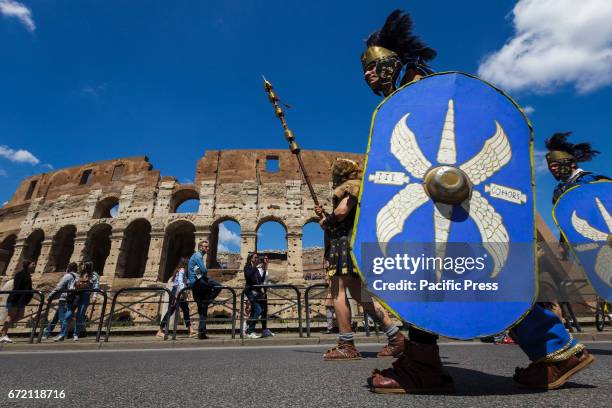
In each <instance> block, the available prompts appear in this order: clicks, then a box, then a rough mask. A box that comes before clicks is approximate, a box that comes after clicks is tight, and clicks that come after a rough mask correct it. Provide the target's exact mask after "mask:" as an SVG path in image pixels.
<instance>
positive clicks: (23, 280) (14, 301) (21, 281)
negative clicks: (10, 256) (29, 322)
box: [0, 260, 36, 343]
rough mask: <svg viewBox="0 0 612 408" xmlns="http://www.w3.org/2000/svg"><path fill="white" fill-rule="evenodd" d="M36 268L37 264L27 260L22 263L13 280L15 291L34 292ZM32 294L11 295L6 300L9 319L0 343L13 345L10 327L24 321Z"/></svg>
mask: <svg viewBox="0 0 612 408" xmlns="http://www.w3.org/2000/svg"><path fill="white" fill-rule="evenodd" d="M35 268H36V263H35V262H33V261H29V260H25V261H23V262H22V263H21V270H19V271H18V272H17V273H15V277H14V278H13V290H14V291H18V290H32V272H34V269H35ZM32 297H33V295H32V294H31V293H11V294H10V295H9V296H8V298H7V299H6V309H7V312H8V318H7V320H6V321H5V322H4V324H3V325H2V330H1V331H0V343H13V340H11V339H10V338H9V336H8V329H9V326H10V325H12V324H14V323H15V322H17V321H19V320H21V319H23V316H24V315H25V308H26V306H27V305H28V303H30V301H31V300H32Z"/></svg>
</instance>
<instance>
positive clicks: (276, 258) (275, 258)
mask: <svg viewBox="0 0 612 408" xmlns="http://www.w3.org/2000/svg"><path fill="white" fill-rule="evenodd" d="M270 223H272V224H278V225H280V226H281V227H282V230H278V229H277V231H273V232H272V234H283V233H284V237H283V238H284V240H283V242H284V247H282V245H281V247H277V248H271V247H270V245H269V244H266V243H264V242H265V241H267V242H268V243H269V242H270V236H267V234H270V231H261V229H262V227H263V228H265V227H264V226H265V225H266V224H270ZM255 232H256V239H255V251H257V252H258V253H259V252H264V253H265V254H267V256H268V259H270V269H269V271H270V273H271V274H278V273H281V272H282V271H286V270H287V265H288V260H287V254H288V249H289V242H288V239H287V233H288V228H287V225H286V224H285V223H284V222H283V220H282V219H280V218H278V217H275V216H267V217H263V218H261V219H260V220H259V222H258V224H257V229H256V230H255ZM262 233H263V234H264V235H263V236H262Z"/></svg>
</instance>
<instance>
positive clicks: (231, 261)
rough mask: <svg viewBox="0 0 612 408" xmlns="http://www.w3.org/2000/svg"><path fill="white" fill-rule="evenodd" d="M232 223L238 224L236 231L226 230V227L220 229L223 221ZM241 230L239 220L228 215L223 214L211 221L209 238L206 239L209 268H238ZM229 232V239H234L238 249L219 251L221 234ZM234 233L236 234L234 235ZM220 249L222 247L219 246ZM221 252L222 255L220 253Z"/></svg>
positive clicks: (239, 263)
mask: <svg viewBox="0 0 612 408" xmlns="http://www.w3.org/2000/svg"><path fill="white" fill-rule="evenodd" d="M228 222H230V223H233V224H237V225H238V233H237V234H235V232H233V231H230V230H228V229H227V228H225V229H221V228H222V227H221V225H222V224H224V223H228ZM241 231H242V225H241V224H240V222H239V221H238V220H237V219H236V218H234V217H230V216H225V217H221V218H218V219H217V220H215V222H213V224H212V226H211V229H210V239H209V240H208V241H209V242H208V244H209V250H208V257H207V260H208V264H209V265H210V267H211V268H222V269H240V265H241V262H242V260H241V257H240V252H241V251H240V249H241V244H242V243H241V239H240V232H241ZM228 233H229V234H231V236H230V239H235V244H236V245H238V251H235V252H232V251H220V248H219V246H220V240H223V239H224V238H227V237H223V236H222V235H224V234H228ZM234 235H236V236H235V237H234ZM221 249H222V248H221ZM220 254H222V255H220Z"/></svg>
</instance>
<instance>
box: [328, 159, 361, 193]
mask: <svg viewBox="0 0 612 408" xmlns="http://www.w3.org/2000/svg"><path fill="white" fill-rule="evenodd" d="M360 179H361V169H360V167H359V164H357V162H356V161H354V160H351V159H343V158H337V159H336V160H335V161H334V164H333V165H332V185H333V187H334V188H336V187H338V186H339V185H341V184H342V183H344V182H345V181H347V180H360Z"/></svg>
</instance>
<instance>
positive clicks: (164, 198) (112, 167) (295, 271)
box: [0, 150, 361, 290]
mask: <svg viewBox="0 0 612 408" xmlns="http://www.w3.org/2000/svg"><path fill="white" fill-rule="evenodd" d="M302 156H303V160H304V163H305V165H306V167H307V168H308V169H309V171H310V177H311V180H312V182H313V185H314V189H315V191H316V193H317V195H318V197H319V199H320V200H321V202H322V203H324V205H326V206H330V205H331V203H330V199H331V192H332V190H331V183H330V172H329V171H330V168H331V163H332V162H333V160H334V159H335V158H336V157H339V156H342V157H350V158H353V159H355V160H358V161H360V160H361V156H360V155H357V154H351V153H338V152H324V151H304V152H302ZM270 164H273V165H272V166H270ZM194 180H195V183H194V184H181V183H179V182H178V181H177V180H176V179H175V178H174V177H168V176H164V177H162V176H160V172H159V171H158V170H154V168H153V166H152V164H151V163H150V162H149V160H148V158H147V157H132V158H125V159H116V160H108V161H101V162H96V163H89V164H85V165H82V166H77V167H71V168H66V169H61V170H57V171H53V172H50V173H44V174H39V175H36V176H32V177H30V178H27V179H25V180H23V181H22V182H21V184H20V186H19V188H18V189H17V191H16V192H15V193H14V195H13V197H12V198H11V200H10V201H9V202H8V203H6V204H5V205H4V206H3V207H2V208H1V209H0V283H2V282H1V281H2V280H6V279H8V277H9V276H11V275H12V274H13V272H14V271H15V268H16V267H17V265H18V263H19V261H20V260H21V259H26V258H27V259H33V260H36V262H37V266H36V273H35V276H34V281H35V283H36V284H38V286H39V287H41V286H42V287H48V286H49V285H50V284H51V283H52V282H56V281H57V280H58V279H59V274H60V273H61V272H62V271H65V270H66V267H67V265H68V263H69V262H72V261H81V260H85V259H87V260H92V261H93V262H94V264H95V268H96V270H97V271H98V272H99V274H100V275H101V281H102V282H101V283H102V284H103V286H104V287H105V288H107V289H111V290H112V289H113V288H117V287H126V286H150V285H152V284H155V283H158V282H165V281H167V280H168V278H169V276H170V274H171V271H172V270H173V268H174V266H175V265H176V263H177V261H178V259H179V257H181V256H185V255H190V254H191V253H192V252H193V250H194V247H195V243H196V242H197V241H200V240H204V239H207V240H209V241H210V244H211V245H210V247H211V250H210V252H209V253H208V259H207V262H208V265H209V266H210V268H211V274H213V276H215V275H216V276H217V277H218V278H220V279H221V280H222V281H223V282H227V284H240V280H241V277H242V274H241V273H238V272H239V271H240V270H241V268H242V266H243V264H244V262H245V259H246V256H247V254H248V252H249V251H255V250H256V249H257V230H258V228H259V227H260V226H261V225H262V224H263V223H265V222H268V221H276V222H278V223H280V224H281V225H282V226H283V227H284V229H285V232H286V239H287V250H286V252H285V251H281V252H279V253H276V254H271V259H272V261H271V267H270V269H271V276H272V279H273V280H274V281H277V282H287V283H295V284H301V283H305V281H307V280H308V281H311V280H312V278H317V277H321V276H322V273H321V272H322V254H321V251H322V249H321V248H311V249H305V248H302V235H303V228H304V225H306V224H307V223H309V222H312V221H315V220H316V217H315V214H314V211H313V206H314V204H313V201H312V199H311V197H310V195H309V193H308V189H307V187H306V184H305V183H304V181H303V178H302V176H301V173H300V170H299V168H298V165H297V161H296V160H295V158H294V157H293V155H292V154H291V153H290V152H289V151H285V150H218V151H208V152H206V154H205V155H204V157H203V158H202V159H200V160H199V161H198V163H197V165H196V171H195V177H194ZM193 199H196V200H198V201H199V206H198V208H197V212H192V213H178V212H177V208H178V207H179V206H180V205H181V204H182V203H184V202H185V201H187V200H193ZM228 220H231V221H234V222H236V223H238V224H239V225H240V241H241V243H240V253H239V254H227V253H218V252H217V247H218V240H219V225H220V223H222V222H224V221H228Z"/></svg>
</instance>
